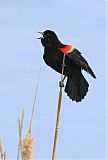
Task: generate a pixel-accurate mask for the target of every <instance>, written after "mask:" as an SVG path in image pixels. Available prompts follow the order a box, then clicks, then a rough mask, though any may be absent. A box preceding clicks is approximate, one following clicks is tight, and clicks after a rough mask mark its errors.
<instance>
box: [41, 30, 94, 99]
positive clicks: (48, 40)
mask: <svg viewBox="0 0 107 160" xmlns="http://www.w3.org/2000/svg"><path fill="white" fill-rule="evenodd" d="M38 33H40V34H41V35H42V37H40V38H39V39H41V43H42V45H43V47H44V55H43V59H44V61H45V63H46V64H47V65H48V66H50V67H51V68H53V69H54V70H55V71H57V72H59V73H61V71H62V61H63V55H64V54H65V68H64V75H65V77H67V83H66V86H65V92H66V93H67V95H68V96H69V98H70V99H72V100H73V101H76V102H80V101H81V100H82V99H84V97H85V96H86V93H87V92H88V87H89V84H88V82H87V81H86V79H85V78H84V76H83V74H82V70H83V69H84V70H85V71H86V72H87V73H89V74H90V75H91V76H92V77H93V78H96V76H95V74H94V72H93V70H92V69H91V68H90V66H89V64H88V62H87V61H86V60H85V58H84V57H83V56H82V55H81V53H80V52H79V51H78V50H77V49H76V48H74V47H73V46H72V45H66V44H63V43H62V42H61V41H60V40H59V38H58V36H57V35H56V34H55V32H53V31H51V30H46V31H44V32H38Z"/></svg>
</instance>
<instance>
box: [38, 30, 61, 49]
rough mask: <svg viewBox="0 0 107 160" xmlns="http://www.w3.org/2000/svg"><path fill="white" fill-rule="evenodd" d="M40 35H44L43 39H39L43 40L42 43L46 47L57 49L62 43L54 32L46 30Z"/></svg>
mask: <svg viewBox="0 0 107 160" xmlns="http://www.w3.org/2000/svg"><path fill="white" fill-rule="evenodd" d="M38 33H40V34H41V35H42V37H40V38H38V39H41V43H42V45H43V46H44V47H57V46H58V44H60V43H61V42H60V41H59V39H58V37H57V35H56V34H55V32H54V31H51V30H46V31H44V32H38Z"/></svg>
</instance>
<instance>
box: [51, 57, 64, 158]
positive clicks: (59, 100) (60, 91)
mask: <svg viewBox="0 0 107 160" xmlns="http://www.w3.org/2000/svg"><path fill="white" fill-rule="evenodd" d="M64 67H65V54H64V56H63V62H62V73H61V81H60V90H59V97H58V110H57V119H56V128H55V136H54V145H53V152H52V160H54V159H55V153H56V143H57V137H58V130H59V121H60V110H61V101H62V87H63V86H64V85H63V81H64V78H63V74H64Z"/></svg>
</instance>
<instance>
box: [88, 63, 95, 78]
mask: <svg viewBox="0 0 107 160" xmlns="http://www.w3.org/2000/svg"><path fill="white" fill-rule="evenodd" d="M87 72H88V73H89V74H91V76H92V77H93V78H96V76H95V74H94V72H93V70H92V69H91V67H90V66H89V65H88V67H87Z"/></svg>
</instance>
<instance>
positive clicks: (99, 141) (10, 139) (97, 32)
mask: <svg viewBox="0 0 107 160" xmlns="http://www.w3.org/2000/svg"><path fill="white" fill-rule="evenodd" d="M46 29H52V30H54V31H56V33H57V34H58V36H59V37H60V39H61V40H62V42H64V43H67V44H72V45H73V46H75V47H76V48H78V49H79V50H80V51H81V52H82V53H83V56H84V57H85V58H86V59H87V60H88V62H89V64H90V65H91V67H92V68H93V69H94V72H95V73H96V76H97V79H96V80H94V79H93V78H92V77H91V76H90V75H88V74H87V73H85V72H84V75H85V77H86V79H87V80H88V82H89V84H90V88H89V92H88V94H87V96H86V97H85V99H84V100H83V101H82V102H81V103H75V102H72V101H71V100H70V99H69V98H68V97H67V96H66V94H65V93H63V100H62V108H61V120H60V130H59V136H58V143H57V156H58V158H59V159H71V160H72V159H79V160H80V159H94V160H95V159H101V160H102V159H104V158H105V38H104V36H105V2H104V1H103V0H90V1H88V0H80V1H78V0H75V1H70V0H63V1H61V0H59V1H57V0H54V1H49V0H38V1H34V0H19V1H17V0H5V1H4V0H1V1H0V110H1V112H0V137H1V138H2V141H3V146H4V148H5V149H6V151H7V155H8V157H12V159H14V158H15V156H16V155H17V144H18V126H17V119H18V117H19V116H20V115H21V111H22V109H23V108H24V109H25V122H24V130H23V136H25V135H26V133H27V131H28V124H29V119H30V114H31V109H32V104H33V99H34V94H35V87H36V79H37V75H38V71H39V68H41V77H40V85H39V91H38V99H37V103H36V110H35V116H34V119H33V131H32V137H33V138H34V139H35V140H36V142H35V148H34V158H35V159H51V153H52V147H53V138H54V129H55V120H56V112H57V99H58V90H59V87H58V84H59V79H60V75H59V74H58V73H56V72H55V71H53V70H52V69H51V68H49V67H48V66H46V65H45V63H44V61H43V59H42V56H43V48H42V46H41V44H40V41H38V40H37V39H36V38H37V37H38V36H39V35H38V34H37V32H38V31H44V30H46Z"/></svg>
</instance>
